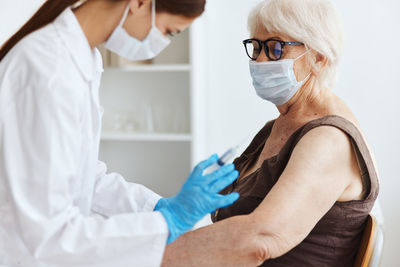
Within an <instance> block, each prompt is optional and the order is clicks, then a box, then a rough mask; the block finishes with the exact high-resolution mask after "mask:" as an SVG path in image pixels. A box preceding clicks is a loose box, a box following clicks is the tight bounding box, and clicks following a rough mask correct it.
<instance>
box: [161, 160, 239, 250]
mask: <svg viewBox="0 0 400 267" xmlns="http://www.w3.org/2000/svg"><path fill="white" fill-rule="evenodd" d="M217 160H218V156H217V155H213V156H211V157H210V158H209V159H208V160H205V161H202V162H200V163H199V164H198V165H197V166H196V167H195V168H194V170H193V171H192V173H191V174H190V176H189V178H188V179H187V181H186V182H185V184H184V185H183V186H182V188H181V190H180V191H179V193H178V194H177V195H176V196H174V197H170V198H162V199H160V200H159V201H158V203H157V205H156V207H155V208H154V210H155V211H159V212H161V213H162V214H163V216H164V218H165V220H166V221H167V224H168V228H169V232H170V235H169V237H168V241H167V244H169V243H171V242H173V241H174V240H175V239H177V238H178V237H179V236H180V235H182V234H184V233H185V232H187V231H188V230H190V229H191V228H193V226H194V225H195V223H197V222H198V221H199V220H201V219H202V218H203V217H204V216H206V215H207V214H209V213H212V212H214V211H215V210H217V209H219V208H223V207H226V206H229V205H231V204H233V203H234V202H235V201H236V200H237V199H238V198H239V194H238V193H232V194H229V195H220V194H218V192H220V191H221V190H222V189H224V188H225V187H227V186H228V185H230V184H231V183H232V182H233V181H235V180H236V179H237V178H238V176H239V172H238V171H236V170H235V166H234V165H233V164H229V165H225V166H223V167H221V168H219V169H218V170H216V171H214V172H212V173H210V174H207V175H203V171H204V170H205V169H207V168H208V167H209V166H211V165H212V164H214V163H216V162H217Z"/></svg>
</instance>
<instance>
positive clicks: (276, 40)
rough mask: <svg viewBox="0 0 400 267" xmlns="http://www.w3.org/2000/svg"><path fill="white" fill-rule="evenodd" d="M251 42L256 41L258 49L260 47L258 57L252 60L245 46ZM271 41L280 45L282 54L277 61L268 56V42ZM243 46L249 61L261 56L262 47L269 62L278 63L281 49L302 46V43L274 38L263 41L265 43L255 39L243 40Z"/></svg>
mask: <svg viewBox="0 0 400 267" xmlns="http://www.w3.org/2000/svg"><path fill="white" fill-rule="evenodd" d="M253 41H256V42H257V43H258V45H259V47H260V48H259V51H258V56H257V57H256V58H253V57H252V56H250V55H249V52H248V51H247V46H246V45H247V44H249V43H251V42H253ZM271 41H274V42H279V43H280V44H281V47H282V53H281V55H280V57H279V58H278V59H273V58H271V57H270V55H269V47H268V42H271ZM243 45H244V49H245V50H246V54H247V56H248V57H249V58H250V59H251V60H257V58H258V57H259V56H260V55H261V50H262V47H263V46H264V50H265V54H266V55H267V57H268V59H269V60H271V61H278V60H280V59H281V58H282V55H283V49H284V48H285V46H286V45H304V43H302V42H284V41H281V40H278V39H274V38H271V39H268V40H265V41H260V40H258V39H255V38H251V39H246V40H243Z"/></svg>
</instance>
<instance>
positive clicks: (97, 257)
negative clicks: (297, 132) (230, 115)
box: [0, 0, 238, 267]
mask: <svg viewBox="0 0 400 267" xmlns="http://www.w3.org/2000/svg"><path fill="white" fill-rule="evenodd" d="M76 2H78V1H76V0H47V1H46V2H45V4H44V5H43V6H42V7H41V8H40V9H39V10H38V11H37V13H36V14H35V15H34V16H33V17H32V18H31V19H30V20H29V21H28V22H27V23H26V24H25V25H24V26H23V27H22V28H21V29H20V30H19V31H18V32H17V33H16V34H15V35H14V36H12V37H11V39H9V40H8V41H7V42H6V43H5V44H4V45H3V46H2V48H1V50H0V218H1V219H0V265H6V266H29V267H39V266H40V267H44V266H113V267H116V266H123V267H126V266H140V267H142V266H159V265H160V264H161V261H162V256H163V252H164V249H165V246H166V244H167V243H171V242H173V241H174V240H175V239H176V238H177V237H179V236H180V235H182V234H183V233H185V232H187V231H188V230H190V229H191V228H192V227H193V225H194V224H195V223H196V222H197V221H198V220H200V219H201V218H202V217H203V216H205V215H206V214H208V213H210V212H213V211H215V210H216V209H217V208H221V207H225V206H227V205H230V204H232V203H233V202H234V201H236V200H237V198H238V194H237V193H234V194H231V195H227V196H222V195H219V194H218V192H219V191H220V190H221V189H223V188H225V187H226V186H228V185H229V184H231V183H232V182H233V181H234V180H235V179H236V178H237V176H238V172H237V171H235V170H234V166H233V165H228V166H225V167H223V168H221V169H219V170H218V171H216V172H214V173H211V174H209V175H203V170H205V169H206V168H207V167H208V166H210V165H211V164H213V163H215V162H216V161H217V156H216V155H214V156H212V157H210V158H209V159H208V160H205V161H203V162H201V163H200V164H198V165H197V166H196V167H195V169H194V170H193V171H192V173H191V174H190V176H189V178H188V180H187V181H186V183H185V184H184V185H183V187H182V189H181V190H180V192H179V193H178V194H177V195H176V196H174V197H171V198H161V197H160V196H158V195H157V194H155V193H154V192H152V191H151V190H149V189H147V188H145V187H144V186H141V185H137V184H132V183H127V182H126V181H125V180H124V179H123V178H122V177H121V176H120V175H119V174H116V173H113V174H107V173H106V166H105V164H104V163H102V162H100V161H98V151H99V142H100V132H101V116H102V108H101V106H100V104H99V91H98V90H99V83H100V77H101V73H102V62H101V56H100V54H99V52H98V50H97V49H96V48H95V47H96V46H97V45H99V44H101V43H105V46H106V48H108V49H109V50H111V51H114V52H116V53H117V54H119V55H120V56H122V57H125V58H127V59H131V60H143V59H149V58H152V57H154V56H156V55H157V54H158V53H160V52H161V51H162V50H163V49H164V48H165V47H166V46H167V45H168V44H169V42H170V40H169V38H167V37H166V36H167V35H173V34H175V33H179V32H181V31H183V30H184V29H185V28H187V27H188V26H189V25H190V24H191V23H192V21H193V20H194V19H195V18H196V17H198V16H200V15H201V14H202V12H203V10H204V5H205V0H157V2H156V1H155V0H153V1H151V0H89V1H87V2H85V3H83V4H81V5H80V6H77V5H76ZM154 167H155V168H157V166H154ZM160 179H162V177H160ZM94 213H99V214H102V215H103V216H95V215H94Z"/></svg>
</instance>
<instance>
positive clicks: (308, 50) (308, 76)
mask: <svg viewBox="0 0 400 267" xmlns="http://www.w3.org/2000/svg"><path fill="white" fill-rule="evenodd" d="M305 47H306V49H307V50H306V51H305V52H304V53H303V54H301V55H300V56H298V57H297V58H295V59H294V61H296V60H298V59H299V58H301V57H302V56H304V55H305V54H307V53H308V52H310V51H311V49H309V48H308V47H307V45H305ZM311 74H312V72H310V73H309V74H308V75H307V76H306V77H305V78H304V79H303V81H301V83H303V84H304V83H305V81H307V80H308V78H310V76H311Z"/></svg>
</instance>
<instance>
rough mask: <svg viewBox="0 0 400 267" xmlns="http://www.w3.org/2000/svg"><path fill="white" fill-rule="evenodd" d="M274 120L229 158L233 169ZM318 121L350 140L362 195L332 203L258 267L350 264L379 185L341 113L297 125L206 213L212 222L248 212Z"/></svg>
mask: <svg viewBox="0 0 400 267" xmlns="http://www.w3.org/2000/svg"><path fill="white" fill-rule="evenodd" d="M274 122H275V121H270V122H268V123H267V124H266V125H265V126H264V128H263V129H261V131H260V132H259V133H258V134H257V135H256V136H255V137H254V139H253V141H252V142H251V143H250V145H249V147H248V148H247V149H246V150H245V151H244V152H243V154H242V155H241V156H240V157H239V158H237V159H235V161H234V164H235V166H236V169H237V170H238V171H239V172H240V171H241V170H243V169H244V168H245V166H250V165H251V164H254V163H255V162H256V160H257V159H258V157H259V155H260V153H261V151H262V149H263V147H264V144H265V142H266V140H267V138H268V137H269V135H270V133H271V130H272V126H273V124H274ZM323 125H326V126H333V127H336V128H338V129H340V130H342V131H343V132H345V133H346V134H347V135H348V136H349V137H350V138H351V140H352V143H353V147H354V151H355V152H356V153H355V154H356V156H357V160H358V163H359V166H360V170H361V174H362V177H363V183H364V191H365V192H366V194H365V196H366V197H365V199H363V200H353V201H348V202H336V203H335V204H334V205H333V206H332V208H331V209H330V210H329V211H328V212H327V213H326V214H325V216H323V217H322V218H321V220H320V221H319V222H318V223H317V225H316V226H315V227H314V229H313V230H312V231H311V232H310V234H309V235H308V236H307V237H306V238H305V239H304V240H303V241H302V242H301V243H300V244H299V245H298V246H296V247H295V248H293V249H292V250H290V251H289V252H288V253H286V254H285V255H283V256H281V257H279V258H276V259H272V260H267V261H265V262H264V263H263V264H262V265H261V266H296V267H297V266H318V267H322V266H335V267H337V266H341V267H346V266H353V265H354V260H355V256H356V253H357V250H358V247H359V244H360V242H361V237H362V234H363V230H364V227H365V223H366V219H367V216H368V214H369V212H370V211H371V209H372V207H373V205H374V202H375V200H376V198H377V196H378V191H379V183H378V175H377V171H376V169H375V166H374V162H373V159H372V156H371V154H370V151H369V149H368V146H367V144H366V143H365V141H364V139H363V137H362V135H361V133H360V132H359V131H358V129H357V128H356V127H355V126H354V124H352V123H351V122H350V121H348V120H346V119H344V118H342V117H338V116H326V117H322V118H319V119H316V120H313V121H310V122H308V123H307V124H305V125H303V126H302V127H300V128H299V129H298V130H297V131H295V132H294V133H293V134H292V135H291V136H290V137H289V139H288V141H287V142H286V144H285V145H284V146H283V148H282V149H281V151H280V152H279V153H278V154H277V155H275V156H273V157H271V158H268V159H266V160H265V161H264V162H263V164H262V166H261V167H260V168H259V169H258V170H257V171H255V172H254V173H252V174H250V175H249V176H247V177H243V178H242V179H240V180H239V181H236V182H235V183H233V184H232V185H230V186H228V187H227V188H225V189H224V190H223V191H221V194H228V193H231V192H239V193H240V198H239V199H238V200H237V201H236V202H235V203H234V204H233V205H232V206H229V207H226V208H223V209H220V210H218V211H217V212H216V214H213V215H212V220H213V221H214V222H216V221H219V220H223V219H225V218H228V217H231V216H235V215H244V214H249V213H251V212H252V211H253V210H254V209H255V208H256V207H257V206H258V205H259V204H260V203H261V202H262V201H263V199H264V198H265V196H266V195H267V194H268V192H269V191H270V190H271V188H272V187H273V186H274V185H275V183H276V182H277V181H278V179H279V177H280V175H281V174H282V172H283V170H284V169H285V167H286V165H287V163H288V161H289V158H290V156H291V153H292V151H293V149H294V147H295V146H296V144H297V143H298V142H299V140H300V139H301V138H302V137H303V136H304V135H305V134H306V133H307V132H309V131H310V130H312V129H314V128H316V127H318V126H323ZM293 223H295V222H293ZM243 227H245V226H243Z"/></svg>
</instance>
